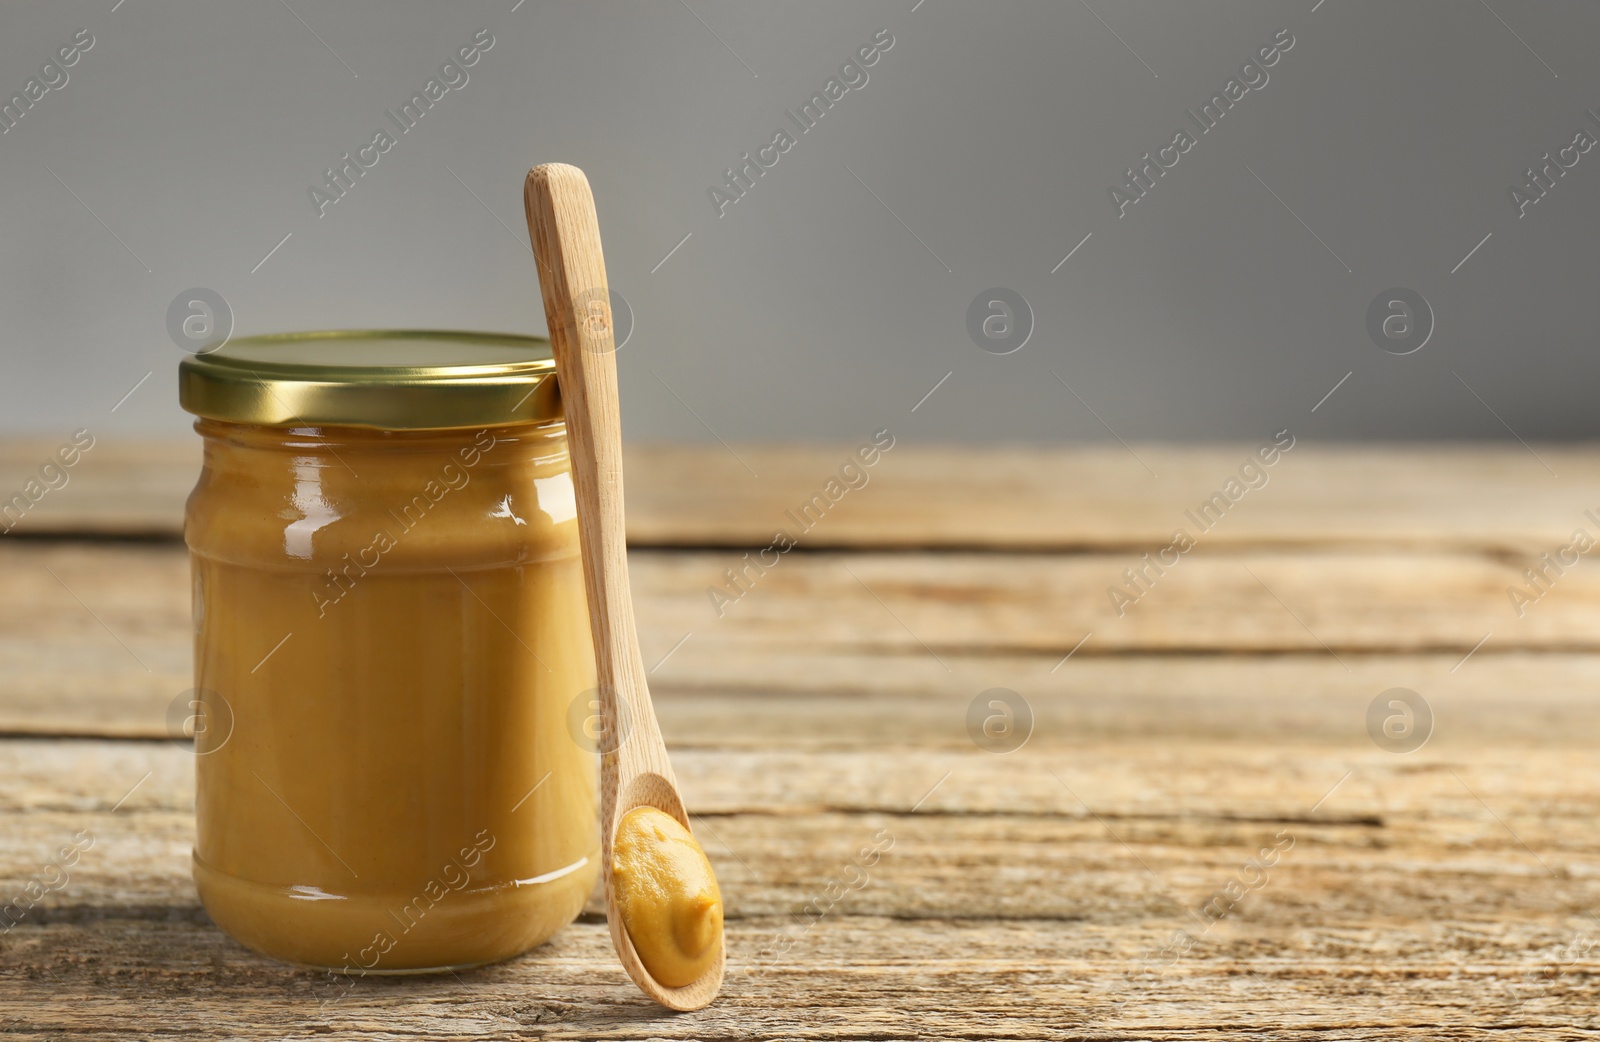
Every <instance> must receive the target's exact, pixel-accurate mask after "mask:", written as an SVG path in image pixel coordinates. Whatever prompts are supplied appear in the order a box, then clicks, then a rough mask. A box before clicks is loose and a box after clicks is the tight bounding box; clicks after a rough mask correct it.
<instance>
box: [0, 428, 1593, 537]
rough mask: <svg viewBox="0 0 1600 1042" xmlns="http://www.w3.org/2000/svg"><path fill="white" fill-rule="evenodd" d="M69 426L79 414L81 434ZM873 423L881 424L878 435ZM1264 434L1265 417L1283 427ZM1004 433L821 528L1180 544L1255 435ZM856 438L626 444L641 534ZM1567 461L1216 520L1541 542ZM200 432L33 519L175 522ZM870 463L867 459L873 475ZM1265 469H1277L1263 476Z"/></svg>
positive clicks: (1576, 452) (888, 458) (1366, 455)
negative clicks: (1013, 438) (1269, 427)
mask: <svg viewBox="0 0 1600 1042" xmlns="http://www.w3.org/2000/svg"><path fill="white" fill-rule="evenodd" d="M67 433H68V432H63V439H65V437H66V435H67ZM865 433H866V432H863V434H864V435H865ZM1264 434H1265V432H1264ZM56 447H57V445H56V443H54V442H48V441H17V440H0V495H3V496H7V497H8V496H9V495H10V494H11V492H13V491H16V490H19V489H21V488H23V486H24V485H25V483H26V482H27V481H28V480H29V479H30V478H37V477H38V470H39V467H40V466H41V465H42V464H43V463H45V462H46V461H47V460H48V459H49V458H50V454H51V453H52V452H53V451H54V450H55V449H56ZM1136 448H1137V451H1138V454H1139V456H1140V457H1142V458H1143V459H1144V461H1145V462H1146V463H1148V464H1149V465H1150V467H1151V469H1153V470H1154V471H1155V475H1152V474H1151V473H1150V472H1149V471H1147V470H1146V469H1145V468H1144V467H1143V466H1141V465H1140V463H1139V462H1138V461H1137V460H1136V459H1135V458H1134V457H1133V456H1132V455H1131V454H1130V453H1129V452H1128V451H1126V450H1124V449H1123V448H1122V447H1121V446H1112V447H1109V448H1106V447H1098V446H1088V447H1073V448H1049V449H1046V448H1026V447H1016V446H1007V447H1005V448H1003V449H983V448H953V447H939V446H919V445H912V444H907V443H905V442H904V441H903V440H902V441H901V442H900V443H899V444H897V445H896V447H895V448H894V449H892V450H891V451H890V452H888V453H886V454H884V455H883V456H882V458H881V459H879V461H878V463H877V464H876V465H875V466H873V467H871V468H868V469H866V470H865V472H864V473H865V474H866V476H867V483H866V484H865V485H864V486H863V487H861V488H859V489H857V490H855V491H851V492H848V493H846V494H845V495H844V496H843V497H842V498H841V499H840V500H839V501H838V503H837V504H836V505H831V506H830V507H829V508H828V509H827V510H826V511H825V512H824V515H823V517H822V519H821V520H820V521H819V522H817V523H816V524H815V526H814V527H813V528H811V529H810V531H809V532H807V533H806V534H805V535H804V537H803V540H802V541H803V543H804V545H806V546H809V547H812V548H821V547H879V548H885V547H997V548H1011V549H1023V548H1033V549H1085V548H1089V549H1106V548H1123V549H1126V548H1131V547H1135V546H1137V547H1140V548H1141V549H1147V548H1150V547H1151V546H1154V545H1162V544H1165V543H1166V542H1167V540H1168V539H1169V538H1170V537H1171V535H1172V531H1173V529H1174V528H1176V527H1184V528H1188V529H1189V530H1190V532H1191V534H1194V533H1195V531H1196V530H1195V527H1194V525H1193V523H1192V522H1190V521H1187V520H1186V519H1185V516H1184V511H1186V510H1197V509H1198V507H1199V505H1200V504H1201V503H1202V502H1204V501H1206V500H1207V499H1209V497H1210V496H1211V495H1212V494H1213V493H1215V492H1219V491H1222V490H1223V489H1224V486H1225V485H1226V483H1227V481H1228V479H1229V478H1232V477H1237V475H1238V473H1239V470H1240V468H1241V466H1243V465H1244V464H1245V463H1246V462H1247V461H1248V460H1249V458H1250V455H1251V453H1252V452H1253V451H1254V449H1255V446H1250V445H1237V446H1201V447H1183V446H1171V445H1156V446H1136ZM851 450H852V447H851V446H844V445H841V446H831V447H829V446H822V447H817V446H810V447H808V446H740V447H739V448H738V454H739V457H740V458H742V459H743V460H744V461H745V462H747V463H749V464H750V466H751V467H752V468H753V469H754V470H755V471H756V473H757V474H759V475H760V476H759V477H752V476H751V475H750V472H749V471H748V470H746V469H745V467H744V464H742V463H741V462H739V459H736V458H735V457H734V456H733V455H732V454H731V453H730V452H729V451H728V450H726V449H724V448H723V447H722V446H720V445H711V446H699V445H633V446H630V447H629V448H628V450H627V454H626V463H625V468H626V473H627V476H628V522H629V524H628V534H629V538H630V540H631V541H633V542H634V543H636V544H639V545H652V546H668V545H670V546H749V547H754V546H765V545H767V543H768V542H770V541H771V539H772V536H773V532H774V530H775V529H776V528H778V527H781V526H785V525H787V526H789V529H790V531H791V532H798V528H797V526H796V525H795V523H794V522H793V521H790V520H788V519H787V518H786V513H787V512H788V511H790V510H794V511H798V510H799V508H800V507H801V505H802V504H804V503H805V502H807V501H808V500H809V499H810V497H811V496H812V495H813V494H814V493H817V492H820V491H824V490H825V486H826V484H827V482H828V480H829V479H830V478H833V477H835V476H836V475H837V474H838V471H839V469H840V467H841V466H842V465H843V464H844V463H845V462H846V461H847V459H848V458H849V454H850V452H851ZM1537 450H1538V453H1539V457H1541V458H1542V459H1543V460H1544V461H1545V462H1547V463H1548V464H1549V465H1550V466H1551V468H1552V469H1554V470H1555V472H1556V473H1557V474H1559V475H1560V479H1559V480H1558V479H1556V478H1552V477H1551V475H1550V473H1549V472H1548V471H1546V470H1545V469H1544V467H1542V466H1541V465H1540V463H1539V462H1538V460H1537V459H1535V458H1534V457H1533V456H1532V455H1531V454H1530V453H1529V452H1528V451H1527V450H1526V449H1524V448H1522V447H1521V446H1520V445H1510V446H1505V445H1487V444H1486V445H1462V446H1444V447H1441V446H1414V447H1406V448H1395V447H1392V446H1373V447H1357V446H1328V447H1324V446H1316V445H1309V444H1305V443H1304V442H1301V443H1299V444H1298V445H1297V446H1296V447H1295V448H1293V449H1292V450H1291V451H1290V452H1288V453H1286V454H1284V455H1283V456H1282V457H1281V458H1280V459H1279V460H1278V462H1277V463H1276V464H1275V465H1274V466H1272V467H1270V468H1266V469H1265V470H1264V472H1263V473H1264V474H1265V477H1266V484H1265V485H1263V486H1262V487H1259V488H1257V489H1255V490H1253V491H1250V492H1248V493H1246V494H1245V495H1244V496H1243V498H1241V499H1240V500H1239V501H1238V502H1237V503H1236V504H1235V505H1233V506H1232V507H1230V508H1229V509H1228V511H1227V513H1226V515H1225V517H1224V519H1223V520H1222V522H1221V523H1219V524H1217V525H1216V527H1215V529H1214V530H1213V531H1212V532H1211V533H1209V534H1208V535H1206V537H1205V539H1206V541H1208V542H1210V543H1212V544H1214V545H1217V546H1308V545H1339V544H1354V545H1384V546H1409V547H1416V548H1424V549H1433V548H1441V547H1444V548H1452V549H1482V548H1492V549H1501V550H1508V551H1512V552H1522V553H1526V552H1530V551H1532V552H1537V551H1539V550H1544V549H1550V548H1552V547H1554V546H1556V545H1560V544H1561V543H1564V542H1566V540H1567V539H1568V537H1569V536H1570V535H1571V533H1572V530H1573V529H1574V528H1577V527H1580V526H1582V527H1586V528H1588V529H1589V531H1590V533H1591V534H1600V524H1597V523H1595V522H1592V521H1589V520H1588V519H1587V518H1586V517H1585V516H1584V511H1585V510H1587V509H1597V510H1600V503H1597V502H1595V501H1593V500H1592V498H1586V496H1585V493H1584V491H1583V490H1584V489H1586V488H1594V487H1596V486H1597V485H1600V452H1596V450H1595V449H1594V448H1592V447H1588V446H1566V445H1541V446H1538V447H1537ZM199 454H200V447H199V439H198V438H189V439H183V440H179V441H149V440H144V441H141V440H127V439H117V438H112V437H110V436H102V437H100V438H99V440H98V441H97V442H96V445H95V447H94V448H93V449H92V450H91V451H89V452H88V453H87V454H85V455H84V456H83V458H82V460H81V461H80V462H79V463H78V465H77V466H75V467H74V468H72V470H71V471H70V472H69V480H68V482H67V484H66V486H65V487H63V488H61V489H59V490H57V491H52V492H49V493H48V494H46V495H45V497H44V498H43V499H41V500H40V502H39V503H38V504H37V505H36V506H35V507H34V508H33V509H32V510H30V511H28V512H27V515H26V517H25V519H24V520H23V521H22V522H21V523H20V524H19V525H18V526H17V528H16V532H17V533H19V534H20V533H31V534H35V535H38V534H49V533H58V534H59V533H91V534H141V535H143V534H164V535H168V536H176V534H177V533H178V531H179V530H180V527H181V524H182V515H183V502H184V499H185V497H187V495H188V493H189V489H190V488H191V487H192V486H193V484H194V477H195V475H196V473H197V472H198V468H199ZM856 480H857V482H858V483H859V479H856ZM1256 481H1257V483H1259V481H1260V479H1259V478H1258V479H1256Z"/></svg>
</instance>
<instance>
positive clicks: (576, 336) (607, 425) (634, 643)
mask: <svg viewBox="0 0 1600 1042" xmlns="http://www.w3.org/2000/svg"><path fill="white" fill-rule="evenodd" d="M523 202H524V204H525V205H526V207H527V211H528V233H529V235H530V236H531V237H532V239H533V253H534V258H535V260H536V261H537V262H538V266H539V287H540V289H541V291H542V292H543V295H544V316H545V321H546V322H547V323H548V325H549V327H550V344H551V347H552V348H553V349H554V352H555V359H556V377H557V379H558V380H559V381H560V386H561V397H562V402H563V407H564V409H565V411H566V419H567V438H568V441H569V443H570V450H571V453H572V477H573V483H574V485H575V486H576V488H577V504H578V534H579V538H580V540H581V542H582V546H583V577H584V583H585V586H586V588H587V590H588V595H589V628H590V632H591V633H592V634H593V636H594V650H595V662H596V667H597V673H598V675H599V684H600V727H601V732H602V743H603V744H602V749H601V759H600V764H601V767H600V836H601V858H602V865H603V867H602V872H603V878H604V880H605V890H606V920H607V922H608V923H610V926H611V942H612V944H614V945H615V946H616V949H617V955H618V957H619V958H620V959H621V960H622V966H623V968H624V969H625V970H627V971H628V976H630V977H632V978H633V980H634V983H636V984H638V985H639V988H640V989H641V990H642V991H643V992H644V993H645V994H646V995H649V996H650V997H651V998H653V999H655V1000H656V1001H657V1002H659V1003H661V1004H662V1005H663V1006H666V1007H667V1008H669V1009H676V1010H691V1009H700V1008H701V1007H702V1006H705V1005H707V1004H708V1003H710V1002H711V1000H712V999H713V998H715V997H716V994H717V991H718V989H720V988H721V987H722V973H723V966H724V963H725V958H724V955H723V945H722V938H721V937H718V938H717V958H716V962H715V963H714V964H713V966H712V967H711V969H709V970H707V971H706V973H705V975H704V976H702V977H701V978H700V979H699V980H697V981H695V982H693V983H692V984H688V985H685V986H683V987H681V988H669V987H665V986H663V985H661V984H659V983H658V982H657V981H656V980H655V978H653V977H651V975H650V972H649V970H647V969H646V968H645V966H644V963H643V962H642V961H641V960H640V958H639V954H638V952H637V951H636V950H635V949H634V946H633V941H632V940H631V939H630V938H629V937H628V931H627V929H626V928H625V927H624V926H623V922H622V915H621V913H620V912H619V911H618V908H617V894H616V887H615V884H614V882H613V880H612V873H611V856H612V855H611V848H612V841H613V839H614V838H615V836H616V831H617V823H618V822H619V821H620V820H621V819H622V816H623V815H624V814H626V813H628V811H630V810H633V809H634V808H635V807H655V808H658V809H659V810H661V811H664V812H665V813H667V814H669V815H671V816H672V817H674V818H677V819H678V821H679V822H680V823H682V825H683V827H684V828H686V829H687V828H689V815H688V812H687V811H685V810H684V807H683V799H682V797H680V796H679V795H678V781H677V778H676V777H675V776H674V775H673V773H672V764H671V763H670V762H668V760H667V749H666V745H665V744H664V743H663V742H662V740H661V729H660V727H659V726H658V725H657V723H656V714H655V709H654V708H653V707H652V706H651V704H650V690H649V688H648V687H647V686H646V683H645V670H644V660H643V659H642V658H641V657H640V654H639V634H638V630H637V629H636V628H635V626H634V618H633V596H632V594H631V593H630V592H629V590H628V556H627V544H626V541H625V539H624V531H623V515H622V420H621V414H620V409H619V407H618V403H617V361H616V349H615V343H614V341H613V339H612V326H611V300H610V291H609V290H608V288H607V286H606V265H605V257H604V255H603V254H602V253H601V251H600V226H599V221H598V220H597V218H596V217H595V211H594V195H593V194H592V193H591V192H590V191H589V180H588V178H586V177H584V176H583V171H582V170H579V169H578V168H577V167H575V166H567V165H566V164H564V163H546V164H544V165H542V166H536V167H534V168H533V169H532V170H529V171H528V180H527V182H526V184H525V186H524V189H523ZM690 831H691V832H692V831H693V830H692V829H691V830H690Z"/></svg>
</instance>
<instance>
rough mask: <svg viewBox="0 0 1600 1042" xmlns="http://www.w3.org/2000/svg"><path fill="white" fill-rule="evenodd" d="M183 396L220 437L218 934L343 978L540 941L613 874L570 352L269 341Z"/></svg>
mask: <svg viewBox="0 0 1600 1042" xmlns="http://www.w3.org/2000/svg"><path fill="white" fill-rule="evenodd" d="M180 381H181V391H180V397H181V400H182V403H183V406H184V408H185V409H187V410H189V411H190V412H192V413H195V414H197V415H198V416H200V417H201V418H200V419H199V420H198V421H197V422H196V423H195V429H196V430H198V431H199V432H200V434H201V435H202V436H203V437H204V439H205V463H204V469H203V470H202V472H201V474H200V480H199V484H198V485H196V487H195V490H194V492H193V494H192V495H191V496H190V497H189V503H188V512H187V516H186V521H185V525H184V537H185V540H186V542H187V543H188V546H189V554H190V563H191V571H192V578H193V603H194V622H195V656H194V657H195V688H196V690H197V692H198V701H199V702H200V707H201V708H200V717H199V719H200V724H199V725H198V726H197V732H198V733H199V735H200V737H199V739H198V740H197V746H196V752H197V757H196V794H195V814H196V843H195V850H194V878H195V884H196V886H197V888H198V889H199V892H200V899H201V902H202V903H203V904H204V905H205V908H206V911H207V912H208V913H209V914H210V915H211V918H212V919H213V920H215V921H216V923H217V924H218V925H219V926H221V927H222V928H223V929H224V930H226V931H227V932H228V933H229V934H231V935H233V936H234V937H235V938H237V939H238V940H240V941H242V942H243V943H245V944H246V945H248V946H250V947H252V948H255V949H257V950H258V951H261V952H264V953H265V954H267V955H271V956H274V957H276V958H279V959H283V960H286V961H289V962H294V963H301V964H306V965H312V966H318V967H327V968H330V969H333V970H336V971H340V972H343V973H349V974H365V973H385V972H407V971H410V972H415V971H422V970H431V969H444V968H458V967H463V966H471V965H477V964H482V963H486V962H492V961H495V960H498V959H504V958H507V957H510V956H512V955H515V954H517V953H519V952H522V951H525V950H527V949H528V948H531V947H533V946H534V945H536V944H538V943H540V942H541V941H543V940H544V939H545V938H547V937H549V936H550V935H551V934H552V933H554V932H555V931H556V930H558V929H560V928H561V927H562V926H564V925H565V924H567V923H568V922H570V921H571V920H572V919H573V918H574V917H575V916H576V915H577V913H578V912H579V910H580V909H581V908H582V907H583V905H584V902H585V900H586V899H587V897H588V896H589V893H590V891H591V890H592V888H593V886H594V884H595V880H596V878H597V876H598V873H599V870H600V864H599V860H600V859H599V825H598V820H597V817H598V816H597V809H596V781H597V759H596V756H595V753H594V748H593V744H592V742H586V741H585V738H586V732H585V730H584V728H585V726H586V725H585V723H584V721H585V719H586V710H587V708H588V706H589V702H588V699H589V697H591V696H592V692H593V688H594V685H595V680H594V657H593V652H592V645H591V643H590V637H589V624H588V612H587V608H586V605H585V601H584V589H583V575H582V569H581V565H580V558H579V549H578V533H577V520H576V508H575V503H574V499H573V487H572V479H571V475H570V471H569V466H568V457H567V444H566V433H565V429H564V427H563V425H562V419H561V412H560V398H559V395H558V393H557V389H556V381H555V375H554V364H553V362H552V360H551V355H550V349H549V346H548V345H547V344H546V343H545V342H544V341H543V340H534V339H530V338H522V337H509V336H487V335H479V334H458V333H424V332H370V333H315V334H301V335H294V336H276V337H258V338H251V339H244V340H237V341H233V342H231V343H229V344H227V345H225V346H224V347H222V348H221V349H220V350H217V351H214V352H212V353H209V354H203V355H198V356H196V357H194V358H190V359H186V360H185V361H184V364H183V366H182V367H181V373H180ZM574 710H582V712H578V713H577V714H576V715H575V713H574ZM571 720H575V721H577V723H576V725H575V726H574V724H573V723H569V721H571Z"/></svg>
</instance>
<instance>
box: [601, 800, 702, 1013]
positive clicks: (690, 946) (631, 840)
mask: <svg viewBox="0 0 1600 1042" xmlns="http://www.w3.org/2000/svg"><path fill="white" fill-rule="evenodd" d="M611 854H612V857H611V875H612V883H613V886H614V888H615V891H616V899H617V910H618V911H620V912H621V913H622V924H623V927H624V928H625V929H626V930H627V931H628V939H629V940H630V941H632V942H633V947H634V950H635V951H637V952H638V953H639V960H640V961H641V962H643V963H644V967H645V969H647V970H649V971H650V976H651V977H653V978H655V980H656V981H657V982H658V983H660V984H663V985H665V986H666V987H669V988H683V987H687V986H688V985H690V984H693V983H694V982H695V981H697V980H699V979H700V978H701V977H702V976H704V975H705V973H706V971H707V970H709V969H711V966H712V964H713V963H714V962H716V959H717V951H718V948H719V947H720V946H721V944H722V891H721V890H720V889H718V887H717V877H716V875H715V874H714V873H713V872H712V871H711V862H710V861H708V860H707V859H706V854H705V851H704V850H702V849H700V844H699V843H697V842H695V838H694V836H693V835H691V834H690V832H689V830H688V829H686V828H684V827H683V826H682V825H681V824H680V823H679V822H678V819H676V818H674V817H672V816H671V815H670V814H667V813H665V812H664V811H660V810H657V809H656V808H655V807H635V808H634V809H633V810H630V811H629V812H628V813H627V814H624V815H623V816H622V820H621V821H620V822H618V823H617V834H616V837H615V839H613V840H612V845H611Z"/></svg>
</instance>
